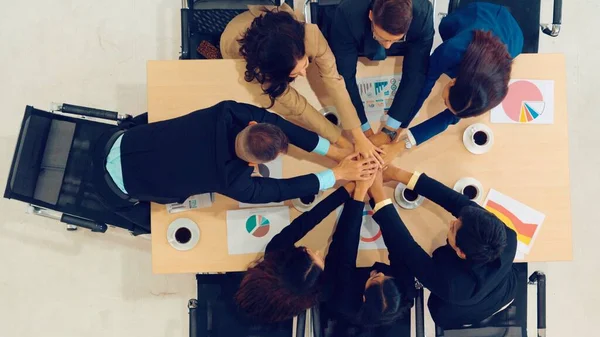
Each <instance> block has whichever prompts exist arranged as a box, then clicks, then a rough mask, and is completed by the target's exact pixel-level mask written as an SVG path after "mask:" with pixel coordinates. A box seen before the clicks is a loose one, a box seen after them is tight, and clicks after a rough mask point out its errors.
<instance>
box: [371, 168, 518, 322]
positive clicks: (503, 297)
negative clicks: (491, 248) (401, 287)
mask: <svg viewBox="0 0 600 337" xmlns="http://www.w3.org/2000/svg"><path fill="white" fill-rule="evenodd" d="M415 192H417V193H419V194H420V195H423V196H424V197H426V198H428V199H430V200H431V201H433V202H435V203H436V204H438V205H440V206H442V207H443V208H445V209H446V210H447V211H448V212H450V213H452V215H454V216H455V217H458V216H459V214H460V211H461V210H462V208H463V207H465V206H476V207H479V206H478V205H477V204H475V203H473V202H471V201H470V200H469V199H468V198H467V197H465V196H464V195H462V194H460V193H458V192H455V191H454V190H452V189H450V188H448V187H446V186H445V185H443V184H441V183H439V182H438V181H436V180H434V179H431V178H429V177H427V176H426V175H424V174H423V175H421V177H420V178H419V181H418V182H417V184H416V186H415ZM373 219H375V221H377V223H378V224H379V225H380V226H381V231H382V233H383V237H384V239H386V238H387V239H389V238H393V240H387V239H386V240H385V243H386V245H387V247H388V250H389V256H390V262H391V263H395V262H396V261H398V262H404V263H406V264H407V265H408V268H409V269H410V272H411V273H412V274H413V275H415V277H416V278H417V279H418V280H419V281H420V282H421V283H422V284H423V286H425V287H426V288H428V289H429V290H430V291H431V296H430V297H429V302H428V306H429V311H430V312H431V317H432V318H433V320H434V321H435V322H436V323H437V324H438V325H440V326H442V327H455V326H461V325H463V324H472V323H477V322H480V321H482V320H484V319H486V318H487V317H489V316H491V315H492V314H494V313H495V312H496V311H498V310H499V309H501V308H502V307H503V306H504V305H506V304H508V303H509V302H510V301H511V300H512V299H514V298H515V294H516V282H517V279H516V273H515V271H514V270H513V260H514V258H515V253H516V250H517V235H516V233H515V232H514V231H513V230H511V229H510V228H508V227H506V236H507V246H506V248H505V249H504V252H503V253H502V255H501V256H500V257H499V258H498V259H496V260H495V261H492V262H489V263H487V264H479V265H476V264H473V263H471V262H469V261H466V260H463V259H461V258H459V257H458V256H457V255H456V252H455V251H454V249H452V247H451V246H450V245H448V244H446V245H444V246H442V247H440V248H438V249H436V250H435V251H434V252H433V255H432V256H431V257H430V256H429V255H428V254H427V252H425V251H424V250H423V249H422V248H421V247H420V246H419V244H418V243H417V242H415V240H414V239H413V237H412V235H411V234H410V232H409V231H408V229H407V228H406V226H405V225H404V223H403V222H402V220H401V219H400V217H399V216H398V213H397V211H396V209H395V208H394V206H393V205H391V204H390V205H387V206H385V207H383V208H381V209H380V210H379V211H377V213H375V214H374V215H373Z"/></svg>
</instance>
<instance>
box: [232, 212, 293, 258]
mask: <svg viewBox="0 0 600 337" xmlns="http://www.w3.org/2000/svg"><path fill="white" fill-rule="evenodd" d="M289 224H290V209H289V207H287V206H284V207H265V208H247V209H239V210H233V211H227V250H228V252H229V254H230V255H234V254H253V253H260V252H264V251H265V248H266V247H267V244H268V243H269V241H271V239H272V238H273V237H274V236H275V235H277V234H278V233H279V232H281V230H282V229H283V228H285V227H286V226H288V225H289Z"/></svg>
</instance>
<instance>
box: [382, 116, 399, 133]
mask: <svg viewBox="0 0 600 337" xmlns="http://www.w3.org/2000/svg"><path fill="white" fill-rule="evenodd" d="M400 124H402V123H400V122H399V121H397V120H396V119H395V118H393V117H392V116H390V115H388V118H387V121H386V122H385V125H386V126H387V127H388V128H390V129H394V130H397V129H398V128H400Z"/></svg>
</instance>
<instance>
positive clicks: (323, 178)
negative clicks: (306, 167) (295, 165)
mask: <svg viewBox="0 0 600 337" xmlns="http://www.w3.org/2000/svg"><path fill="white" fill-rule="evenodd" d="M315 175H316V176H317V179H319V190H321V191H323V190H326V189H329V188H332V187H333V185H335V175H334V174H333V171H332V170H325V171H321V172H317V173H315Z"/></svg>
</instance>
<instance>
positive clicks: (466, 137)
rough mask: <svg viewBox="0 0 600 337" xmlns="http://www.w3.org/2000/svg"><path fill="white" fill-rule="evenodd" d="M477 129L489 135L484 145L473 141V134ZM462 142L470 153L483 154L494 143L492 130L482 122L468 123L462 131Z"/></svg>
mask: <svg viewBox="0 0 600 337" xmlns="http://www.w3.org/2000/svg"><path fill="white" fill-rule="evenodd" d="M477 131H484V132H485V133H487V135H488V137H489V140H488V142H487V143H486V144H485V145H484V146H479V145H477V144H475V143H474V142H473V134H474V133H475V132H477ZM463 144H464V145H465V148H467V150H468V151H469V152H471V153H472V154H484V153H486V152H488V151H489V150H490V149H491V148H492V146H493V145H494V132H493V131H492V129H491V128H490V127H489V126H487V125H486V124H483V123H475V124H472V125H469V126H468V127H467V128H466V129H465V132H464V133H463Z"/></svg>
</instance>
